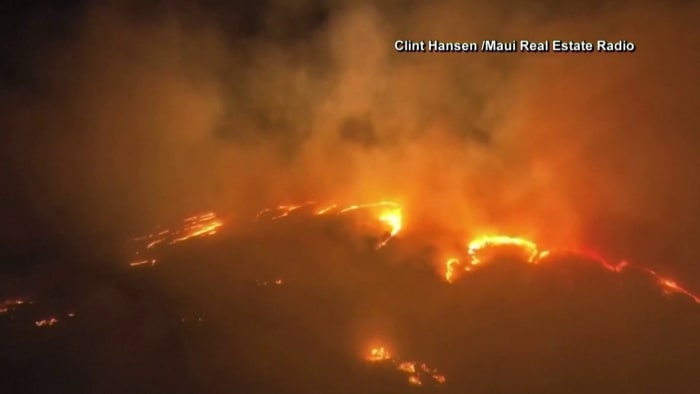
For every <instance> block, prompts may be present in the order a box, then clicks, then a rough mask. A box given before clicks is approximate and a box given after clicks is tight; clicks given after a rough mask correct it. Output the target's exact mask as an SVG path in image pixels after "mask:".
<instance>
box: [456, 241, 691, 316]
mask: <svg viewBox="0 0 700 394" xmlns="http://www.w3.org/2000/svg"><path fill="white" fill-rule="evenodd" d="M504 246H509V247H516V248H520V249H522V250H523V251H524V252H525V253H526V255H527V262H528V263H531V264H537V263H540V262H541V261H543V260H546V259H552V258H554V257H557V256H559V257H563V256H566V255H577V256H580V257H583V258H585V259H588V260H591V261H593V262H596V263H598V264H599V265H600V266H601V267H603V268H605V269H606V270H608V271H611V272H615V273H621V272H623V271H624V270H626V269H637V270H638V271H642V272H645V273H646V274H647V275H649V276H651V277H652V278H653V279H654V280H655V281H656V282H657V283H658V284H659V285H660V286H661V288H662V290H663V292H664V293H666V294H681V295H684V296H686V297H688V298H690V299H691V300H693V301H694V302H695V303H697V304H700V296H699V295H697V294H695V293H693V292H691V291H690V290H688V289H686V288H685V287H683V286H681V285H680V284H678V283H677V282H676V281H674V280H671V279H668V278H665V277H663V276H661V275H659V274H658V273H657V272H656V271H654V270H652V269H650V268H646V267H643V266H636V265H632V264H630V263H629V262H628V261H626V260H622V261H620V262H619V263H616V264H613V263H610V262H609V261H608V260H606V259H605V258H603V257H601V256H600V255H598V254H597V253H595V252H592V251H582V250H577V249H561V250H559V251H552V250H540V248H539V247H538V245H537V244H536V243H535V242H533V241H530V240H527V239H525V238H519V237H511V236H507V235H487V236H480V237H477V238H475V239H474V240H472V241H471V242H469V245H468V249H467V252H468V253H469V255H470V256H471V265H472V266H475V265H480V264H481V263H482V260H480V259H479V254H480V252H482V251H484V250H486V249H488V248H492V247H493V248H496V247H504ZM459 264H460V262H459V260H458V259H456V258H449V259H447V260H446V261H445V267H446V269H445V274H444V277H445V280H446V281H447V282H448V283H453V282H454V280H455V274H456V272H457V271H456V270H455V267H457V266H458V265H459ZM465 271H470V267H465Z"/></svg>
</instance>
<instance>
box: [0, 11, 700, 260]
mask: <svg viewBox="0 0 700 394" xmlns="http://www.w3.org/2000/svg"><path fill="white" fill-rule="evenodd" d="M277 3H280V4H277ZM151 11H153V10H143V9H135V8H134V7H125V6H121V5H120V6H114V5H112V6H109V7H104V6H102V7H87V8H86V9H85V10H84V12H83V13H82V14H81V16H80V17H79V18H77V21H76V24H75V26H74V27H73V28H71V29H70V32H69V33H68V34H66V36H65V37H61V38H60V39H57V40H54V41H53V42H52V43H51V44H47V45H45V47H44V48H43V49H41V50H40V51H38V54H37V56H35V58H34V61H33V62H32V64H31V66H32V68H31V75H32V84H31V88H28V87H24V86H22V87H20V88H15V89H12V90H9V91H7V92H6V93H5V95H4V97H3V98H2V100H3V114H2V117H3V119H4V122H6V126H5V127H4V128H6V129H7V130H8V131H9V133H7V143H6V144H5V146H4V149H6V153H7V154H8V157H9V158H10V159H11V163H12V168H13V170H14V171H15V172H16V173H17V174H21V176H15V177H13V178H16V179H15V180H14V181H13V184H11V188H12V189H13V191H9V192H8V193H13V192H14V191H18V193H17V194H18V195H21V196H22V199H27V200H28V201H30V203H29V204H28V206H29V208H27V209H28V210H29V211H31V212H32V214H33V215H35V216H38V217H42V218H49V219H50V220H48V221H47V223H44V224H43V225H42V226H43V227H41V229H48V228H50V229H52V231H54V232H56V233H62V234H68V235H70V237H68V236H67V238H79V237H82V236H86V235H94V234H109V235H121V234H125V233H126V231H130V230H132V229H134V228H137V227H139V226H145V225H150V224H152V223H154V222H157V221H161V220H164V219H167V218H172V217H176V216H180V215H182V214H183V213H189V212H191V211H197V210H208V209H215V210H219V211H225V212H228V213H229V214H231V215H233V218H234V220H233V222H234V223H235V218H236V217H241V218H242V217H244V215H248V214H250V212H254V211H255V210H256V209H258V208H260V207H263V206H266V205H270V204H276V203H279V202H287V201H298V200H307V199H316V200H329V201H330V200H332V201H338V200H344V201H350V202H352V201H357V200H362V201H366V200H377V199H385V198H386V199H394V200H397V201H400V202H401V203H402V204H404V205H405V207H406V211H407V212H408V214H407V217H406V222H407V228H414V229H421V228H422V229H430V231H432V233H433V234H451V235H453V236H455V237H456V239H457V240H461V239H462V238H460V237H461V236H462V235H463V232H465V231H466V232H472V231H488V230H498V231H505V232H512V233H518V234H522V235H525V236H532V237H536V238H538V239H545V240H548V241H549V242H548V243H550V244H551V243H553V242H554V243H563V244H567V243H572V242H582V241H583V240H590V241H592V242H597V243H599V244H603V245H604V246H605V247H610V248H613V249H615V250H614V252H615V253H620V254H627V255H629V254H630V253H638V254H645V255H646V256H650V255H651V256H652V257H654V258H659V259H660V258H664V259H665V260H664V261H663V262H660V264H670V261H678V263H677V267H672V268H670V269H671V270H678V271H681V270H684V271H687V272H692V270H693V268H692V266H691V265H690V264H688V265H685V264H683V262H684V261H692V259H693V258H698V257H700V253H699V252H698V251H697V250H691V248H686V247H685V246H684V245H690V244H693V243H694V242H695V241H696V240H697V239H698V237H699V235H698V233H697V230H696V227H697V225H698V223H697V219H696V217H698V216H697V200H698V198H699V197H700V195H699V193H700V191H699V190H698V189H697V187H696V186H695V185H698V184H700V183H699V181H700V179H698V175H697V174H698V172H697V170H696V168H697V165H698V155H697V154H696V150H697V146H698V141H697V138H698V137H697V133H695V131H696V128H697V113H698V109H700V108H698V105H700V104H699V102H698V101H697V100H696V93H695V87H694V84H693V83H691V82H692V79H693V78H694V72H695V70H697V69H698V68H700V67H699V66H700V64H699V61H700V56H699V55H698V53H697V51H695V48H696V47H697V44H698V40H699V39H700V33H698V31H697V29H694V28H693V26H694V23H695V22H694V21H695V20H697V17H698V16H700V8H698V6H697V5H696V4H695V3H687V4H680V3H679V4H672V5H656V4H653V3H645V4H635V5H630V4H619V5H611V4H606V5H605V6H598V7H591V9H585V10H584V9H578V8H576V9H574V8H571V7H569V8H567V7H560V6H554V5H552V4H545V3H542V4H541V5H540V6H532V5H528V6H527V7H524V6H523V7H520V6H518V5H514V4H494V5H492V6H484V5H476V4H471V5H464V4H462V3H459V2H449V1H446V2H429V3H418V2H416V3H413V4H411V5H410V7H409V6H408V5H407V6H400V5H398V3H396V2H389V1H386V2H381V3H378V4H375V5H368V4H356V3H347V4H340V3H338V2H333V3H332V4H330V3H326V4H317V3H311V2H296V3H293V5H289V4H287V3H285V5H282V4H281V2H269V3H266V8H265V10H264V11H261V12H259V13H257V12H252V11H250V12H248V13H249V14H250V15H247V14H245V13H243V14H242V13H240V12H237V13H233V12H228V13H227V11H230V10H224V11H221V12H218V13H213V12H209V11H205V10H203V9H197V8H192V7H182V8H178V7H169V8H168V7H164V8H163V9H158V10H156V12H151ZM239 11H240V10H239ZM154 15H158V16H154ZM234 15H237V17H234ZM241 15H243V16H241ZM300 26H308V27H300ZM397 39H410V40H428V39H439V40H444V41H481V40H484V39H502V40H512V39H533V40H534V39H563V40H569V39H571V40H584V39H585V40H597V39H607V40H610V41H616V40H623V39H624V40H628V41H634V42H635V44H636V45H637V51H636V52H635V53H625V54H600V53H596V54H552V53H550V54H532V55H527V54H482V53H477V54H452V55H447V54H399V53H395V52H394V50H393V42H394V40H397ZM22 215H23V214H22V213H18V214H12V215H10V216H9V218H10V220H11V221H12V222H16V221H17V218H19V217H21V216H22ZM8 226H9V224H8ZM17 228H18V226H14V229H13V230H12V231H3V233H6V234H7V235H12V236H13V237H15V238H16V237H18V235H17V234H18V232H19V233H20V234H21V233H22V231H25V232H29V231H33V230H36V229H34V228H32V227H31V226H27V228H22V226H19V230H17ZM433 230H434V231H433ZM415 231H420V230H415ZM425 231H426V232H427V231H428V230H425ZM427 236H430V234H427ZM19 237H20V238H21V237H22V236H19ZM452 240H454V239H452ZM435 241H436V242H443V240H440V239H435ZM613 245H614V246H613ZM671 246H673V247H671ZM669 253H671V254H673V256H672V257H674V258H673V259H671V260H669V259H666V258H667V257H668V256H669Z"/></svg>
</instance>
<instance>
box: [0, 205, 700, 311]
mask: <svg viewBox="0 0 700 394" xmlns="http://www.w3.org/2000/svg"><path fill="white" fill-rule="evenodd" d="M315 205H318V204H317V203H316V202H314V201H307V202H304V203H300V204H285V205H279V206H276V207H273V208H266V209H263V210H261V211H260V212H258V213H257V215H256V216H255V220H256V221H258V220H259V219H260V218H261V217H263V216H264V215H265V214H268V213H269V214H271V215H272V216H271V217H270V220H277V219H281V218H284V217H287V216H289V215H290V214H291V213H292V212H294V211H297V210H299V209H301V208H303V207H309V206H315ZM361 209H369V210H371V211H370V212H372V213H375V210H376V215H377V216H376V219H377V220H378V221H379V222H380V223H383V224H384V225H386V227H387V230H388V236H387V237H386V238H384V239H383V240H382V241H381V242H379V244H378V245H377V248H381V247H383V246H384V245H386V244H387V243H388V242H389V241H390V240H391V239H393V238H394V237H396V235H397V234H399V232H400V231H402V230H403V210H402V207H401V205H399V204H398V203H396V202H392V201H379V202H373V203H365V204H352V205H347V206H345V207H341V206H340V205H338V204H335V203H332V204H327V205H325V206H323V207H321V208H318V209H316V210H315V211H314V215H316V216H322V215H327V214H331V213H334V214H336V215H342V214H345V213H348V212H353V211H357V210H361ZM222 225H223V222H222V221H221V220H220V219H218V218H217V216H216V214H215V213H213V212H208V213H205V214H202V215H194V216H191V217H188V218H186V219H185V220H184V221H183V224H182V225H181V226H180V228H177V229H161V230H159V231H157V232H154V233H152V234H148V235H146V236H142V237H137V238H135V239H134V240H135V241H137V242H143V243H145V248H144V250H141V251H137V252H136V256H137V258H136V259H135V260H134V261H132V262H131V263H129V265H130V266H132V267H137V266H142V265H151V266H152V265H155V264H156V259H155V258H154V257H151V256H146V257H144V256H142V255H141V252H147V251H149V250H151V249H154V248H155V247H156V246H158V245H161V244H167V245H172V244H175V243H178V242H183V241H186V240H189V239H192V238H197V237H202V236H208V235H214V234H216V233H217V231H218V229H219V228H220V227H221V226H222ZM504 247H507V248H516V249H518V250H521V251H522V252H523V253H524V255H525V256H526V257H527V262H528V263H530V264H538V263H540V262H542V261H545V260H551V259H553V258H555V257H563V256H565V255H576V256H580V257H583V258H586V259H588V260H591V261H594V262H597V263H598V264H599V265H600V266H602V267H603V268H605V269H606V270H608V271H611V272H615V273H621V272H623V271H624V270H627V269H637V270H640V271H643V272H645V273H646V274H648V275H650V276H651V277H652V278H653V279H654V280H655V281H656V282H657V283H658V284H659V286H660V287H661V288H662V290H663V292H664V293H666V294H681V295H684V296H686V297H688V298H690V299H692V300H693V301H694V302H696V303H698V304H700V296H698V295H697V294H695V293H693V292H691V291H690V290H688V289H686V288H685V287H683V286H681V285H680V284H679V283H677V282H676V281H675V280H671V279H668V278H665V277H663V276H661V275H659V274H658V273H656V272H655V271H654V270H651V269H649V268H646V267H643V266H636V265H632V264H630V263H629V262H628V261H626V260H622V261H620V262H618V263H610V262H609V261H608V260H606V259H605V258H603V257H601V256H600V255H598V254H597V253H595V252H592V251H590V250H581V249H543V248H540V247H539V246H538V245H537V243H535V242H534V241H531V240H529V239H526V238H522V237H516V236H510V235H500V234H495V235H494V234H490V235H482V236H478V237H475V238H474V239H472V240H471V241H470V242H469V243H468V245H467V248H466V249H467V250H466V251H467V254H468V255H469V260H468V261H469V264H467V265H465V264H462V261H461V260H460V259H459V258H457V257H450V258H448V259H447V260H446V261H445V263H444V266H445V269H444V273H443V277H444V279H445V280H446V281H447V282H448V283H454V282H455V280H456V279H457V277H458V276H459V274H458V273H459V272H461V271H462V270H463V271H465V272H469V271H471V270H472V269H473V268H478V267H479V266H481V265H482V263H483V262H484V261H483V258H484V256H483V254H484V252H485V251H488V250H492V249H499V248H504ZM460 267H462V268H461V269H460ZM264 283H265V285H266V284H267V282H264ZM274 283H275V284H281V283H282V281H281V279H277V280H275V281H274ZM7 310H8V305H7V304H0V313H6V312H7Z"/></svg>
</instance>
